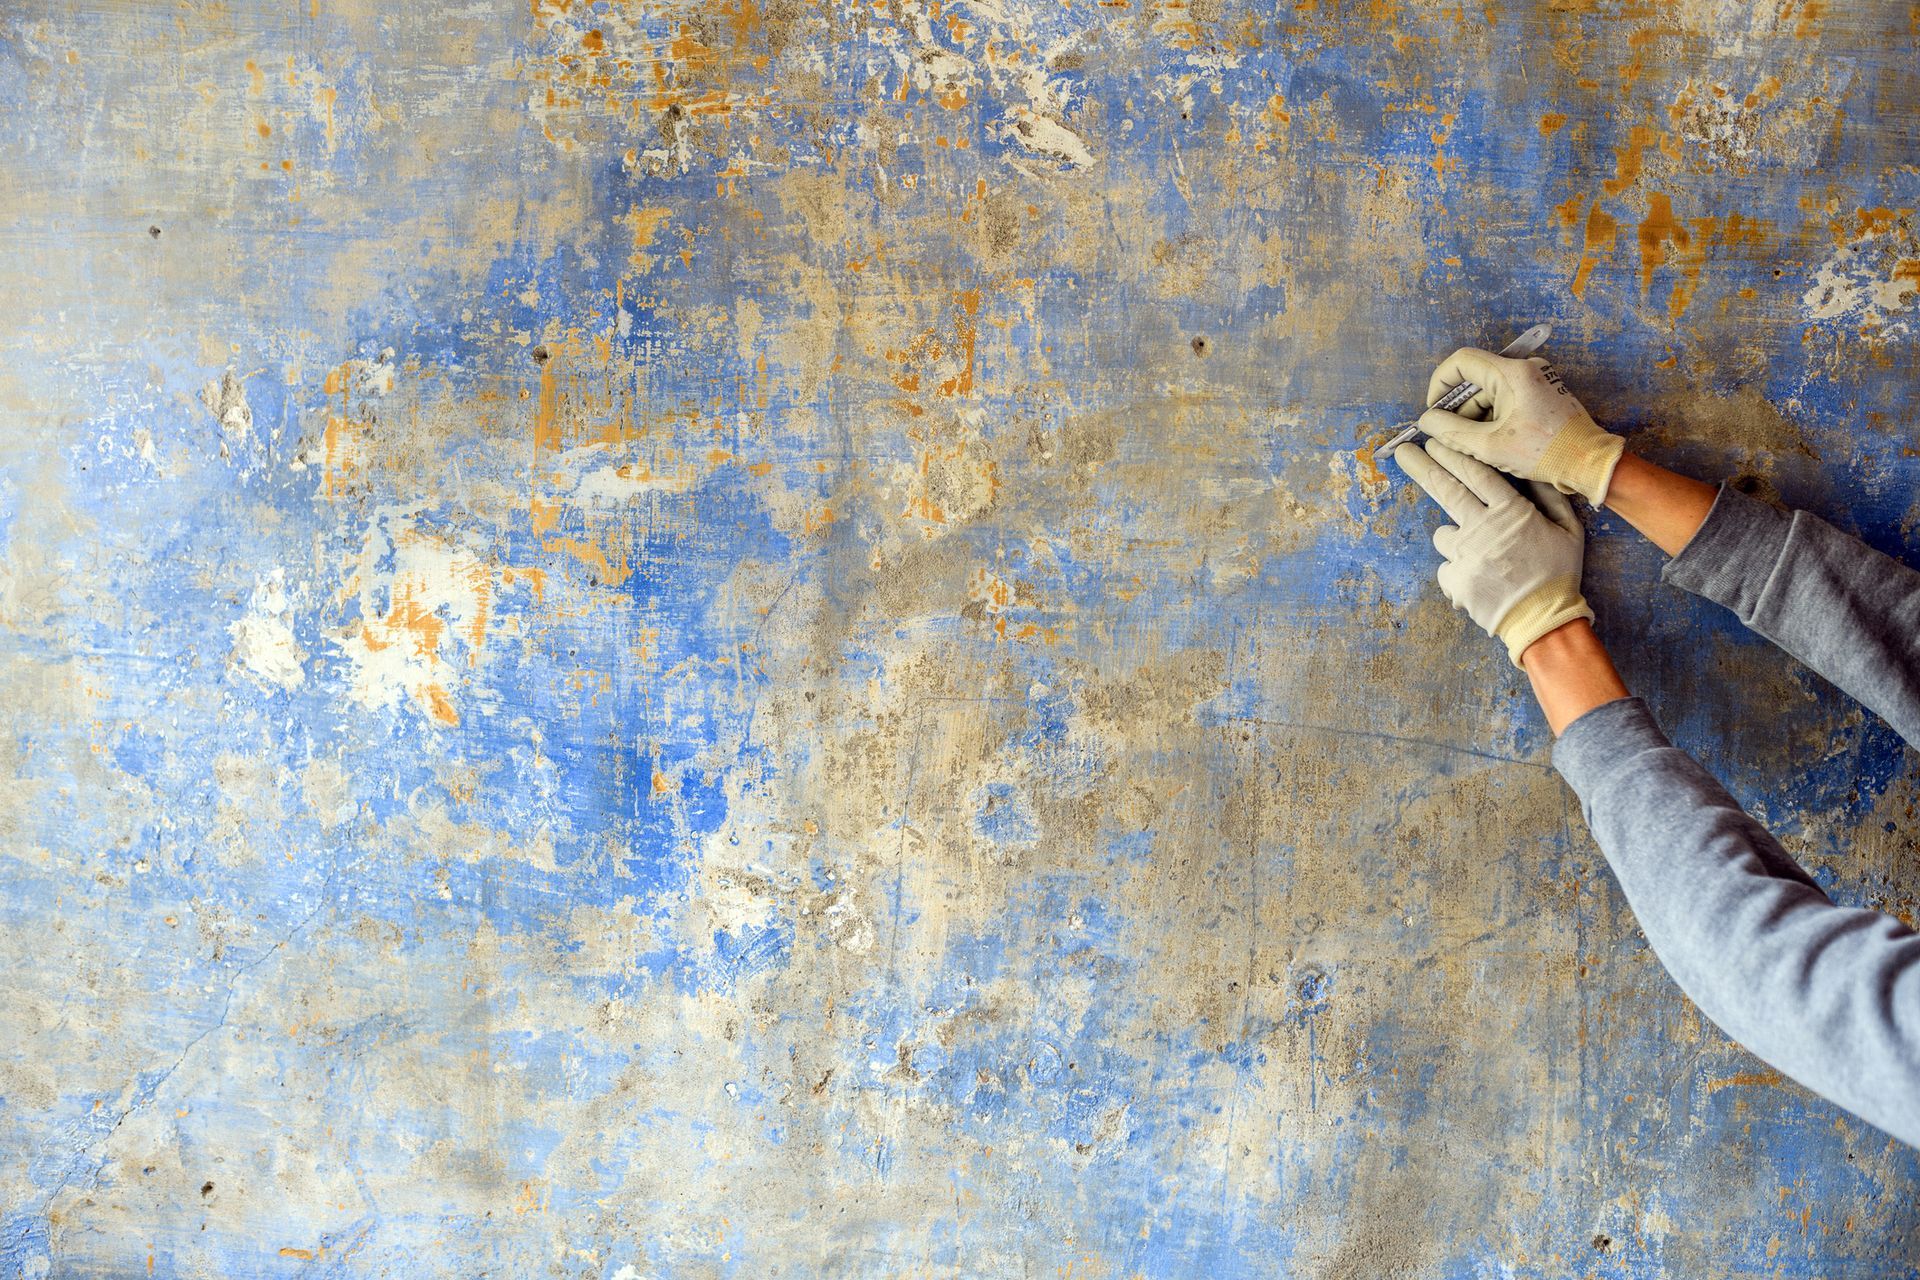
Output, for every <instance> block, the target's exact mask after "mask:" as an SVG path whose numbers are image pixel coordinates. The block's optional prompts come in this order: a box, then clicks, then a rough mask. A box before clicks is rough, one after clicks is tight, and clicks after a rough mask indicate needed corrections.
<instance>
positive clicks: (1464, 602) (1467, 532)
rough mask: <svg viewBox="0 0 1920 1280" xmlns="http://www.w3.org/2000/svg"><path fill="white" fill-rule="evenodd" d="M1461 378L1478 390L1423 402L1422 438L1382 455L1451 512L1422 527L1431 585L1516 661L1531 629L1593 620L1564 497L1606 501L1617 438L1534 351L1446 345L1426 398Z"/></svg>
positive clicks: (1580, 548)
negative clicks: (1435, 579) (1446, 402)
mask: <svg viewBox="0 0 1920 1280" xmlns="http://www.w3.org/2000/svg"><path fill="white" fill-rule="evenodd" d="M1462 382H1473V383H1475V384H1476V385H1478V386H1479V388H1480V392H1479V394H1477V395H1475V396H1474V397H1473V398H1472V399H1471V400H1469V401H1467V402H1466V403H1465V404H1463V405H1461V406H1460V408H1459V409H1458V410H1455V411H1451V412H1450V411H1448V410H1445V409H1429V410H1427V411H1426V412H1425V413H1424V414H1422V415H1421V416H1420V429H1421V430H1422V431H1424V432H1426V434H1427V435H1428V436H1429V437H1430V439H1429V442H1428V444H1427V446H1426V447H1425V448H1424V449H1423V448H1421V447H1420V446H1419V445H1417V444H1403V445H1401V446H1400V447H1399V448H1398V449H1396V450H1394V453H1393V460H1394V461H1395V462H1397V463H1399V464H1400V467H1401V469H1402V470H1404V471H1405V472H1406V473H1407V474H1408V475H1409V476H1412V477H1413V479H1414V482H1415V483H1416V484H1418V485H1419V486H1420V487H1421V488H1422V489H1424V490H1426V492H1427V495H1428V496H1429V497H1431V498H1432V499H1433V500H1434V501H1435V502H1438V503H1439V504H1440V506H1441V508H1442V509H1443V510H1445V511H1446V513H1447V516H1448V518H1450V519H1451V520H1452V521H1453V523H1452V524H1448V525H1442V526H1440V528H1438V529H1436V530H1434V532H1433V545H1434V548H1435V549H1436V550H1437V551H1439V553H1440V554H1441V556H1442V557H1443V558H1445V560H1446V563H1445V564H1443V565H1441V566H1440V574H1439V578H1440V590H1441V591H1442V592H1444V593H1445V594H1446V597H1447V599H1448V600H1450V601H1452V602H1453V604H1454V606H1455V607H1456V608H1459V609H1463V610H1465V611H1466V613H1467V616H1468V617H1470V618H1472V619H1473V620H1474V621H1475V622H1477V623H1479V624H1480V626H1481V627H1482V628H1483V629H1484V630H1485V631H1486V633H1487V634H1488V635H1490V636H1495V637H1497V638H1498V639H1500V640H1501V641H1503V642H1504V643H1505V644H1506V646H1507V656H1508V657H1509V658H1510V659H1512V660H1513V664H1514V665H1515V666H1516V667H1517V666H1519V665H1520V655H1521V654H1523V653H1525V652H1526V650H1527V646H1528V645H1531V644H1532V643H1533V642H1534V641H1535V640H1538V639H1539V638H1540V637H1541V636H1544V635H1546V634H1547V633H1548V632H1549V631H1552V630H1555V629H1556V628H1558V627H1563V626H1565V625H1566V624H1567V623H1569V622H1572V621H1574V620H1576V619H1579V618H1586V619H1588V620H1589V621H1591V620H1592V618H1593V610H1592V609H1591V608H1589V607H1588V605H1587V601H1586V597H1584V596H1583V595H1581V594H1580V568H1581V562H1582V560H1583V559H1584V557H1585V554H1586V534H1585V531H1584V530H1583V529H1582V528H1581V526H1580V518H1579V517H1578V516H1577V515H1575V514H1574V511H1573V503H1572V502H1570V501H1568V498H1567V495H1568V494H1573V493H1577V494H1580V495H1581V496H1583V497H1585V498H1586V500H1587V501H1588V502H1590V503H1592V504H1593V505H1594V506H1596V507H1598V506H1599V505H1600V504H1601V503H1603V502H1605V501H1606V497H1607V486H1608V485H1609V484H1610V483H1612V480H1613V470H1614V468H1615V467H1616V466H1617V465H1619V462H1620V455H1621V452H1622V451H1623V450H1624V449H1625V447H1626V442H1625V441H1624V440H1622V439H1621V438H1620V437H1619V436H1616V435H1613V434H1612V433H1610V432H1607V431H1603V430H1602V429H1601V428H1600V427H1598V426H1597V425H1595V423H1594V421H1593V419H1592V418H1591V417H1590V416H1588V414H1587V411H1586V409H1585V408H1584V407H1583V406H1582V405H1581V403H1580V401H1579V400H1577V399H1575V398H1574V396H1573V393H1572V392H1570V391H1568V390H1567V388H1566V384H1565V383H1563V382H1561V381H1560V377H1559V375H1558V374H1556V373H1555V372H1554V371H1553V367H1552V366H1551V365H1549V364H1548V363H1547V362H1546V361H1545V360H1542V359H1541V358H1539V357H1538V356H1535V357H1533V358H1532V359H1527V360H1509V359H1503V358H1502V357H1500V356H1496V355H1493V354H1491V353H1489V352H1486V351H1481V350H1478V349H1477V348H1473V347H1468V348H1465V349H1464V350H1460V351H1456V352H1454V353H1453V354H1452V355H1451V356H1449V357H1447V359H1446V360H1445V361H1444V362H1443V363H1442V364H1441V365H1440V367H1439V368H1438V369H1436V370H1434V373H1433V378H1432V379H1431V380H1430V381H1429V382H1428V383H1427V403H1428V404H1432V403H1433V402H1435V401H1436V400H1438V399H1439V398H1440V397H1441V396H1442V395H1443V394H1445V393H1446V392H1447V391H1449V390H1451V389H1452V388H1454V387H1456V386H1458V385H1459V384H1460V383H1462ZM1496 468H1497V469H1496ZM1501 472H1505V473H1506V475H1502V474H1501ZM1509 476H1511V477H1517V478H1518V479H1520V480H1523V481H1525V482H1526V483H1525V485H1524V486H1523V487H1521V488H1516V487H1515V485H1514V484H1513V483H1511V482H1510V481H1509V479H1508V477H1509Z"/></svg>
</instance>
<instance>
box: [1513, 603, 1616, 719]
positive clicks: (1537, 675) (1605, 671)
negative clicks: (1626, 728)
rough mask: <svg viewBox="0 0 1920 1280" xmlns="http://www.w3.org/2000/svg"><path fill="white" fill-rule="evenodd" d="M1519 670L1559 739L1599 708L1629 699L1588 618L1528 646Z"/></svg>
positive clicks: (1521, 657)
mask: <svg viewBox="0 0 1920 1280" xmlns="http://www.w3.org/2000/svg"><path fill="white" fill-rule="evenodd" d="M1520 666H1521V669H1522V670H1524V671H1525V672H1526V673H1527V679H1528V680H1529V681H1531V682H1532V684H1533V694H1534V697H1535V698H1537V699H1539V702H1540V710H1541V711H1542V712H1544V713H1545V715H1546V717H1547V725H1548V727H1549V728H1551V729H1552V730H1553V734H1554V736H1555V737H1556V738H1557V737H1559V736H1560V733H1561V732H1562V731H1563V730H1564V729H1565V728H1566V727H1567V726H1568V725H1570V724H1572V723H1573V722H1574V721H1575V720H1578V719H1579V718H1580V717H1581V716H1583V715H1585V714H1586V713H1587V712H1589V711H1591V710H1593V709H1594V708H1595V707H1599V706H1604V705H1606V704H1607V703H1609V702H1617V701H1618V700H1619V699H1621V698H1624V697H1626V696H1627V686H1626V684H1625V683H1624V682H1623V681H1622V680H1621V679H1620V674H1619V672H1617V671H1615V670H1614V669H1613V659H1612V658H1610V657H1608V656H1607V649H1606V646H1605V645H1603V644H1601V643H1600V637H1599V636H1598V635H1597V634H1595V632H1594V629H1593V624H1592V623H1591V622H1588V621H1587V620H1586V619H1585V618H1579V619H1575V620H1574V621H1572V622H1569V623H1567V624H1566V625H1565V626H1563V627H1556V628H1554V629H1553V630H1552V631H1549V632H1547V634H1545V635H1543V636H1541V637H1540V638H1539V639H1538V640H1535V641H1534V642H1533V643H1532V644H1530V645H1528V646H1527V648H1526V651H1525V652H1523V653H1522V654H1521V655H1520Z"/></svg>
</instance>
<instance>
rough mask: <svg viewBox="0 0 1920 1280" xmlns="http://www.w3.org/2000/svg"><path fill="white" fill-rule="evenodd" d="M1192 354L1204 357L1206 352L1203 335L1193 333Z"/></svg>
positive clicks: (1205, 341)
mask: <svg viewBox="0 0 1920 1280" xmlns="http://www.w3.org/2000/svg"><path fill="white" fill-rule="evenodd" d="M1193 354H1195V355H1196V356H1201V357H1205V355H1206V354H1207V339H1206V337H1205V335H1203V334H1198V333H1196V334H1194V335H1193Z"/></svg>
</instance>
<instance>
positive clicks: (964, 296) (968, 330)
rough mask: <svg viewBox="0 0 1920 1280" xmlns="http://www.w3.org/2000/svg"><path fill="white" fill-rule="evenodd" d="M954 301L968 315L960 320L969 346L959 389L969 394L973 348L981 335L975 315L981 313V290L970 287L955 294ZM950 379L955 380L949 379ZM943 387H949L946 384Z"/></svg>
mask: <svg viewBox="0 0 1920 1280" xmlns="http://www.w3.org/2000/svg"><path fill="white" fill-rule="evenodd" d="M954 301H955V302H956V303H958V304H959V307H960V313H961V314H962V315H963V316H965V317H966V319H964V320H962V321H961V322H960V338H961V341H963V342H964V343H966V347H967V371H966V372H965V373H964V374H962V375H961V376H960V378H959V380H958V388H957V390H958V392H959V394H961V395H967V394H969V393H970V392H972V390H973V348H974V342H975V340H976V339H977V338H978V336H979V324H978V322H977V321H976V319H975V317H977V316H978V315H979V314H980V291H979V290H978V289H968V290H967V291H966V292H965V293H959V294H955V295H954ZM948 381H949V382H952V381H954V380H953V379H948ZM942 389H943V390H946V389H947V388H946V386H945V384H943V386H942ZM948 394H950V395H951V394H953V392H952V391H951V390H949V391H948Z"/></svg>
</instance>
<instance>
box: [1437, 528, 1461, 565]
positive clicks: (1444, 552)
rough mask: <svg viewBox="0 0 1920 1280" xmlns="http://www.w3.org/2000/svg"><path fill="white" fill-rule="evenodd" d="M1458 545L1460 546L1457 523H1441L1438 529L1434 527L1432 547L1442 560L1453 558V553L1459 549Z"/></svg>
mask: <svg viewBox="0 0 1920 1280" xmlns="http://www.w3.org/2000/svg"><path fill="white" fill-rule="evenodd" d="M1459 546H1460V526H1459V525H1457V524H1443V525H1441V526H1440V527H1439V528H1438V529H1435V530H1434V531H1433V549H1434V550H1435V551H1438V552H1439V553H1440V556H1441V558H1442V559H1444V560H1451V559H1453V553H1454V552H1455V551H1456V550H1458V549H1459Z"/></svg>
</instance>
